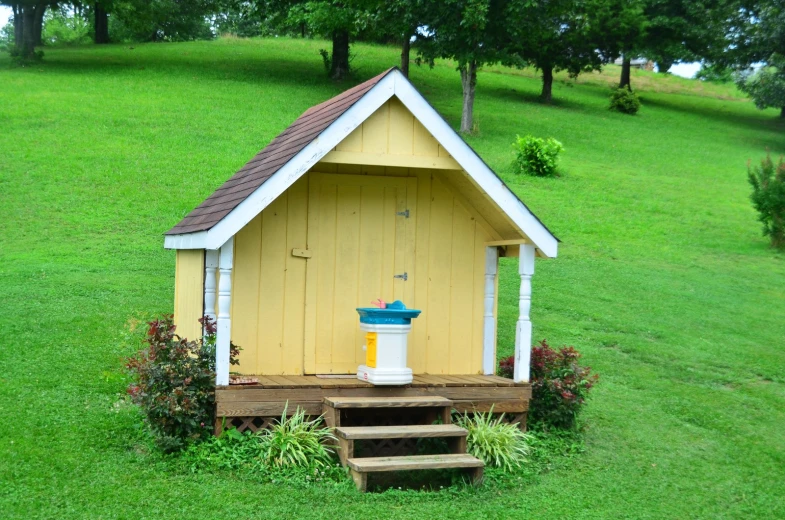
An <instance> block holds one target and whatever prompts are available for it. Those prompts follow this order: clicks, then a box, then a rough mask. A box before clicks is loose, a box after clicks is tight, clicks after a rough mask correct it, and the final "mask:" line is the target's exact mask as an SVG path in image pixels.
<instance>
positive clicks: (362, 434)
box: [335, 424, 469, 440]
mask: <svg viewBox="0 0 785 520" xmlns="http://www.w3.org/2000/svg"><path fill="white" fill-rule="evenodd" d="M468 433H469V432H467V431H466V430H465V429H464V428H461V427H460V426H456V425H454V424H416V425H406V426H341V427H339V428H336V429H335V434H336V435H337V436H338V437H340V438H342V439H350V440H356V439H421V438H424V437H466V435H467V434H468Z"/></svg>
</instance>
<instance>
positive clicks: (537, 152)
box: [513, 135, 564, 177]
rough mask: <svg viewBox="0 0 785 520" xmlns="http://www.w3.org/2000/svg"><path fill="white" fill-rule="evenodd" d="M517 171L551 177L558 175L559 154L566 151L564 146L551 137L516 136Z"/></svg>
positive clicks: (514, 145)
mask: <svg viewBox="0 0 785 520" xmlns="http://www.w3.org/2000/svg"><path fill="white" fill-rule="evenodd" d="M513 147H514V148H515V169H516V170H517V172H518V173H526V174H529V175H536V176H538V177H550V176H554V175H556V174H557V172H556V167H557V165H558V160H559V154H560V153H561V152H563V151H564V146H562V144H561V143H560V142H559V141H557V140H556V139H554V138H553V137H549V138H547V139H542V138H541V137H534V136H532V135H527V136H524V137H521V136H516V139H515V143H514V144H513Z"/></svg>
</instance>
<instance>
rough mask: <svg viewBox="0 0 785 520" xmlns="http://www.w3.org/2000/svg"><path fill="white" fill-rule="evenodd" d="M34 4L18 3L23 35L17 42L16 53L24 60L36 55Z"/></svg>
mask: <svg viewBox="0 0 785 520" xmlns="http://www.w3.org/2000/svg"><path fill="white" fill-rule="evenodd" d="M36 7H37V6H34V5H18V6H17V16H18V17H19V19H20V23H21V29H20V32H21V35H20V38H19V39H18V40H16V42H15V47H16V54H17V56H18V57H19V58H21V59H22V60H29V59H30V58H32V57H33V56H34V52H33V51H34V49H35V30H34V26H35V11H36Z"/></svg>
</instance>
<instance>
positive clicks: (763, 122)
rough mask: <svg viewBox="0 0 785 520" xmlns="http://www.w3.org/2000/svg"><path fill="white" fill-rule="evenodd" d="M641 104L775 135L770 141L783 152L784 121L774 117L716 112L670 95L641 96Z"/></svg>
mask: <svg viewBox="0 0 785 520" xmlns="http://www.w3.org/2000/svg"><path fill="white" fill-rule="evenodd" d="M641 102H642V103H643V106H644V107H655V108H658V109H660V110H667V111H671V112H679V113H682V114H691V115H695V116H698V117H701V118H706V119H710V120H714V121H717V122H719V123H724V124H729V125H732V126H744V127H747V128H750V129H753V130H759V131H765V132H771V133H776V134H777V136H778V138H777V139H772V145H773V147H774V148H779V149H780V150H783V151H785V138H783V136H782V132H783V131H784V130H785V121H782V120H780V119H778V118H776V117H772V118H769V117H767V116H766V115H764V114H760V115H757V116H755V115H747V114H740V113H738V112H737V111H731V110H728V111H725V110H716V108H713V107H708V106H702V105H699V104H690V105H686V104H684V103H683V102H682V100H680V99H677V98H675V97H672V96H670V95H668V97H667V98H666V99H655V98H652V97H650V96H647V95H646V94H642V95H641Z"/></svg>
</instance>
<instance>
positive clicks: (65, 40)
mask: <svg viewBox="0 0 785 520" xmlns="http://www.w3.org/2000/svg"><path fill="white" fill-rule="evenodd" d="M90 29H91V27H90V22H89V21H88V20H87V19H86V18H83V17H82V16H80V15H79V14H77V13H73V14H69V13H68V12H67V11H65V10H61V9H50V10H48V11H47V13H46V17H45V18H44V26H43V31H42V34H41V39H42V40H43V42H44V43H45V44H47V45H79V44H85V43H91V42H92V38H91V37H90Z"/></svg>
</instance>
